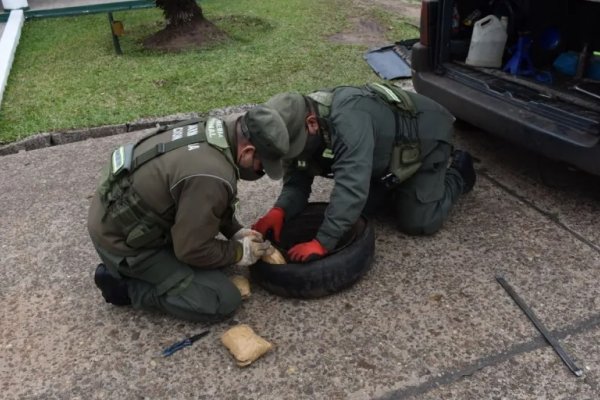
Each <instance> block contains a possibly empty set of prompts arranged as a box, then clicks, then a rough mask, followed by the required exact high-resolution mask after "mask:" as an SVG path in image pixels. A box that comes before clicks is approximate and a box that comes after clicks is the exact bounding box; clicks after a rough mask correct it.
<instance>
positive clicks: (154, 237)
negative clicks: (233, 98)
mask: <svg viewBox="0 0 600 400" xmlns="http://www.w3.org/2000/svg"><path fill="white" fill-rule="evenodd" d="M240 117H241V114H234V115H230V116H226V117H224V118H222V119H219V118H212V117H211V118H208V119H207V120H190V121H186V122H184V123H181V124H178V125H176V126H171V127H167V128H157V129H156V131H155V132H152V133H151V134H150V135H148V136H146V137H145V138H143V139H142V140H140V141H138V142H137V143H135V144H130V145H125V146H121V147H119V148H118V149H117V150H115V151H114V152H113V153H112V154H111V157H110V161H109V163H108V165H107V166H106V167H105V169H104V170H103V176H102V179H101V182H100V185H99V186H98V189H97V191H96V193H95V195H94V197H93V200H92V203H91V206H90V210H89V218H88V230H89V233H90V236H91V239H92V242H93V244H94V246H95V248H96V250H97V252H98V254H99V256H100V258H101V259H102V264H100V265H98V267H97V268H96V272H95V275H94V280H95V283H96V285H97V286H98V287H99V288H100V290H101V291H102V295H103V297H104V298H105V300H106V301H107V302H108V303H112V304H115V305H129V304H131V305H132V306H133V307H134V308H139V309H149V310H159V311H163V312H166V313H168V314H171V315H173V316H175V317H178V318H182V319H186V320H191V321H214V320H218V319H222V318H224V317H227V316H229V315H231V314H232V313H233V312H234V311H235V310H236V309H237V308H238V306H239V305H240V303H241V295H240V292H239V290H238V289H237V288H236V286H235V285H234V284H232V282H231V281H230V280H229V279H228V278H227V276H226V275H225V274H224V273H223V272H222V271H220V270H219V268H220V267H224V266H229V265H237V266H249V265H251V264H253V263H255V262H256V261H257V260H258V259H259V258H260V257H261V256H263V255H264V254H266V253H268V252H270V251H271V249H272V247H271V246H270V243H269V242H268V241H264V240H263V237H262V235H261V234H260V233H258V232H256V231H254V230H251V229H248V228H244V227H242V226H241V225H240V223H239V222H238V221H237V219H236V217H235V207H236V203H237V188H236V184H237V180H238V178H242V179H249V180H252V179H257V178H259V177H261V176H262V175H263V174H264V173H265V172H266V173H267V175H269V176H272V177H274V178H276V179H280V178H281V175H282V173H283V172H282V169H281V162H280V158H281V156H283V155H284V154H287V153H289V138H288V136H286V135H285V134H283V135H282V134H281V133H278V134H277V135H276V136H270V132H268V131H265V132H260V133H258V134H256V135H255V136H254V137H253V138H252V140H250V139H249V138H248V137H246V136H244V135H243V134H242V132H241V129H240V123H239V121H240ZM263 171H264V172H263ZM219 233H221V234H222V235H223V236H224V238H222V237H220V236H219Z"/></svg>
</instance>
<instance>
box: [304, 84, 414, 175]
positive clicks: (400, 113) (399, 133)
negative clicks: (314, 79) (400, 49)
mask: <svg viewBox="0 0 600 400" xmlns="http://www.w3.org/2000/svg"><path fill="white" fill-rule="evenodd" d="M365 87H366V89H367V90H368V91H370V92H371V93H372V94H373V95H374V96H377V97H379V98H381V99H383V100H384V101H385V102H386V103H388V104H389V105H390V106H391V107H392V111H393V112H394V118H395V123H396V139H395V143H394V147H393V148H392V155H391V160H390V166H389V174H388V175H386V176H384V178H386V185H388V183H387V181H390V179H388V178H393V179H391V181H393V182H392V184H391V185H389V186H395V185H397V184H399V183H401V182H403V181H405V180H406V179H408V178H410V177H411V176H412V175H413V174H414V173H415V172H416V171H417V170H418V169H419V167H420V166H421V161H420V159H421V150H420V146H419V136H418V126H417V117H418V111H417V109H416V108H415V105H414V104H413V102H412V100H411V98H410V97H409V96H408V94H407V93H406V92H405V91H404V90H402V89H400V88H398V87H396V86H392V85H390V84H388V83H369V84H367V85H366V86H365ZM307 97H309V98H311V99H312V100H313V101H314V102H315V103H316V104H317V110H318V113H319V117H320V118H319V125H321V126H322V127H324V132H323V137H324V141H325V145H326V149H325V151H324V152H323V154H322V155H321V158H326V159H333V152H332V146H331V133H332V132H331V130H332V129H331V124H330V123H329V115H330V114H331V104H332V102H333V91H328V90H320V91H317V92H313V93H310V94H308V95H307Z"/></svg>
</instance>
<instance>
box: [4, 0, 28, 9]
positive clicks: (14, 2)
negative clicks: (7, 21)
mask: <svg viewBox="0 0 600 400" xmlns="http://www.w3.org/2000/svg"><path fill="white" fill-rule="evenodd" d="M2 7H4V9H5V10H18V9H19V8H27V7H29V4H27V0H2Z"/></svg>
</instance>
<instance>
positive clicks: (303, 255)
mask: <svg viewBox="0 0 600 400" xmlns="http://www.w3.org/2000/svg"><path fill="white" fill-rule="evenodd" d="M325 254H327V249H326V248H325V247H323V245H321V243H319V241H318V240H317V239H313V240H311V241H310V242H304V243H299V244H297V245H295V246H294V247H292V248H291V249H290V250H289V251H288V255H289V256H290V260H292V261H294V262H298V261H302V262H304V261H308V259H309V258H310V257H311V256H317V257H322V256H324V255H325Z"/></svg>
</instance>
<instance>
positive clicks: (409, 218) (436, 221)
mask: <svg viewBox="0 0 600 400" xmlns="http://www.w3.org/2000/svg"><path fill="white" fill-rule="evenodd" d="M408 94H409V96H410V97H411V99H412V101H413V103H414V105H415V108H416V109H417V110H418V117H417V129H418V137H419V144H420V149H421V155H422V157H423V158H422V160H421V162H422V164H421V166H420V168H419V169H418V170H417V172H416V173H415V174H414V175H412V176H411V177H410V178H408V179H407V180H406V181H404V182H402V183H401V184H400V185H399V186H398V187H397V188H395V189H393V191H392V192H391V193H389V192H387V193H386V192H385V190H384V189H382V188H377V184H376V185H372V193H370V194H369V197H371V196H373V197H374V198H373V199H369V202H368V203H367V206H368V208H369V209H376V208H375V207H377V204H378V203H379V202H378V201H377V199H376V197H378V196H382V197H383V198H384V201H385V202H386V203H387V204H386V206H387V207H386V209H391V210H392V212H393V214H394V217H395V220H396V224H397V226H398V229H399V230H400V231H402V232H405V233H408V234H410V235H431V234H433V233H435V232H437V231H438V230H439V229H440V228H441V227H442V225H443V223H444V221H445V220H446V219H447V217H448V214H449V213H450V210H451V209H452V206H453V205H454V203H455V202H456V201H457V199H458V197H459V195H460V194H461V193H462V188H463V185H464V182H463V180H462V177H461V176H460V174H459V173H458V171H456V170H455V169H452V168H450V169H449V168H448V161H449V160H450V156H451V153H452V144H451V140H452V132H453V124H454V117H453V116H452V115H451V114H450V113H449V112H448V111H447V110H446V109H445V108H443V107H441V106H440V105H439V104H438V103H436V102H434V101H433V100H431V99H429V98H427V97H425V96H420V95H418V94H415V93H411V92H408Z"/></svg>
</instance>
